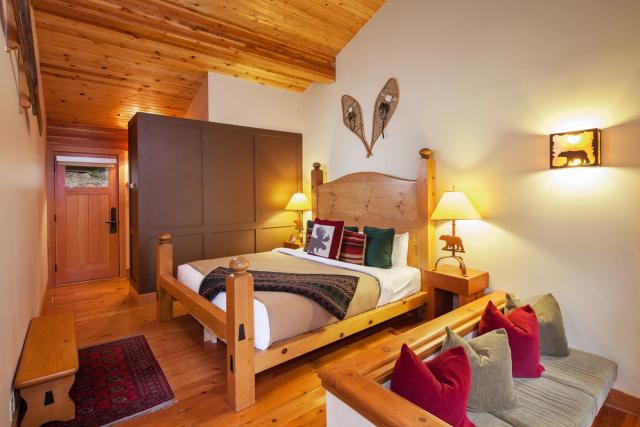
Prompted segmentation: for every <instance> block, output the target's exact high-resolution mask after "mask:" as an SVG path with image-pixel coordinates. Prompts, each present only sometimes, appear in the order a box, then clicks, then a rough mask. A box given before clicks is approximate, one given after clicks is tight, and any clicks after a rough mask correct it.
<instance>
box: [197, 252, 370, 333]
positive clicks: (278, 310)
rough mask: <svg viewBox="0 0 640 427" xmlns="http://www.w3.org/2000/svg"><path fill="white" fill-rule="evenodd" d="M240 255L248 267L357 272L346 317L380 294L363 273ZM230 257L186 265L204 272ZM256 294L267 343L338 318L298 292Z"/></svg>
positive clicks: (291, 258) (224, 264)
mask: <svg viewBox="0 0 640 427" xmlns="http://www.w3.org/2000/svg"><path fill="white" fill-rule="evenodd" d="M243 257H244V258H246V259H247V260H248V261H249V270H255V271H272V272H279V273H307V274H342V275H349V276H357V277H358V278H359V281H358V287H357V289H356V293H355V295H354V296H353V299H352V300H351V304H350V305H349V310H348V311H347V315H346V316H345V318H348V317H351V316H355V315H357V314H360V313H362V312H365V311H368V310H372V309H374V308H375V307H376V304H377V302H378V298H379V297H380V286H379V284H378V280H377V279H376V278H375V277H372V276H370V275H368V274H365V273H361V272H358V271H352V270H345V269H343V268H339V267H334V266H331V265H326V264H321V263H318V262H314V261H310V260H306V259H302V258H297V257H294V256H290V255H285V254H281V253H277V252H262V253H258V254H249V255H243ZM231 258H232V257H227V258H216V259H209V260H202V261H194V262H191V263H189V265H190V266H191V267H193V268H195V269H196V270H198V271H199V272H200V273H202V274H203V275H204V276H206V275H207V274H208V273H209V272H210V271H212V270H214V269H216V268H218V267H228V266H229V261H230V260H231ZM255 298H256V299H258V300H260V301H261V302H262V303H263V304H264V305H265V306H266V308H267V313H268V315H269V327H270V330H271V341H270V342H269V345H271V344H273V343H274V342H277V341H280V340H283V339H287V338H291V337H294V336H296V335H300V334H303V333H305V332H309V331H313V330H314V329H318V328H320V327H322V326H325V325H329V324H331V323H334V322H337V321H338V319H337V318H336V317H335V316H333V315H332V314H331V313H329V312H328V311H327V310H325V309H324V308H323V307H322V306H320V305H319V304H318V303H316V302H314V301H313V300H311V299H309V298H306V297H303V296H301V295H297V294H291V293H287V292H256V293H255Z"/></svg>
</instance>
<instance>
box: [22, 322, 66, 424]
mask: <svg viewBox="0 0 640 427" xmlns="http://www.w3.org/2000/svg"><path fill="white" fill-rule="evenodd" d="M76 372H78V341H77V339H76V327H75V317H74V315H73V314H72V313H69V314H58V315H53V316H41V317H36V318H34V319H31V324H30V325H29V331H28V332H27V339H26V340H25V343H24V348H23V349H22V356H20V364H19V365H18V373H17V374H16V381H15V388H16V389H18V390H20V395H21V396H22V398H23V399H24V400H25V401H26V402H27V412H26V414H25V416H24V419H23V420H22V426H26V427H30V426H40V425H42V424H44V423H46V422H49V421H54V420H56V421H68V420H71V419H73V418H75V412H76V408H75V404H74V403H73V400H71V398H70V397H69V389H71V386H72V385H73V382H74V381H75V377H76V376H75V374H76Z"/></svg>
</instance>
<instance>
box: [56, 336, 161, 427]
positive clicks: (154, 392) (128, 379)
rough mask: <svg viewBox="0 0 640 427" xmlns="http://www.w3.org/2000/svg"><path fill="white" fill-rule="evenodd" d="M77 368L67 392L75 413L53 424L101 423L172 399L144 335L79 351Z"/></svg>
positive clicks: (115, 419) (90, 424) (157, 407)
mask: <svg viewBox="0 0 640 427" xmlns="http://www.w3.org/2000/svg"><path fill="white" fill-rule="evenodd" d="M79 356H80V370H79V371H78V373H77V374H76V382H75V383H74V384H73V386H72V387H71V391H70V393H69V395H70V396H71V399H73V401H74V402H75V404H76V417H75V418H74V419H73V420H71V421H68V422H64V423H62V422H56V423H48V424H47V427H50V426H51V427H53V426H56V427H57V426H92V427H93V426H104V425H108V424H111V423H114V422H116V421H123V420H124V419H126V418H132V417H134V416H139V415H142V414H143V413H147V412H153V411H155V410H158V409H160V408H162V407H165V406H168V405H170V404H172V403H173V392H172V391H171V387H169V383H168V382H167V379H166V378H165V376H164V373H163V372H162V369H161V368H160V365H158V361H157V360H156V358H155V357H154V356H153V352H152V351H151V349H150V348H149V344H148V343H147V340H146V339H145V338H144V336H142V335H139V336H136V337H132V338H125V339H122V340H119V341H113V342H110V343H107V344H102V345H97V346H94V347H88V348H84V349H82V350H80V351H79Z"/></svg>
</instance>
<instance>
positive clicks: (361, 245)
mask: <svg viewBox="0 0 640 427" xmlns="http://www.w3.org/2000/svg"><path fill="white" fill-rule="evenodd" d="M366 246H367V237H366V236H365V235H364V234H363V233H357V232H354V231H349V230H347V229H346V227H345V230H344V233H343V234H342V246H341V247H340V256H339V257H338V260H340V261H344V262H348V263H350V264H358V265H364V251H365V248H366Z"/></svg>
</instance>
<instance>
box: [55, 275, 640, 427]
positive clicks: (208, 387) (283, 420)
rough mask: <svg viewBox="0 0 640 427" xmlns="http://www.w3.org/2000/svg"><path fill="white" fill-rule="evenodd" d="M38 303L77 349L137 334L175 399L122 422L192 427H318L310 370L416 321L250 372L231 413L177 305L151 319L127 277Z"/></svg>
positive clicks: (215, 356) (209, 352)
mask: <svg viewBox="0 0 640 427" xmlns="http://www.w3.org/2000/svg"><path fill="white" fill-rule="evenodd" d="M49 296H50V297H51V298H48V299H47V300H46V301H45V305H44V308H43V314H53V313H61V312H70V311H71V312H74V313H75V315H76V328H77V333H78V343H79V345H80V347H86V346H91V345H95V344H100V343H104V342H108V341H113V340H115V339H118V338H124V337H130V336H134V335H139V334H144V336H145V337H146V339H147V341H148V342H149V345H150V346H151V349H152V350H153V353H154V354H155V356H156V358H157V359H158V362H159V363H160V366H162V369H163V370H164V373H165V375H166V376H167V379H168V380H169V383H170V384H171V388H172V389H173V392H174V394H175V398H176V399H175V400H176V401H175V403H174V404H173V405H172V406H170V407H169V408H166V409H164V410H162V411H158V412H155V413H152V414H148V415H146V416H143V417H139V418H136V419H134V420H131V421H129V422H128V423H126V425H154V426H172V427H179V426H193V425H213V426H217V425H224V426H237V425H245V424H251V425H255V426H261V425H288V426H322V425H324V423H325V413H324V411H325V405H324V399H325V396H324V390H323V388H322V387H321V386H320V380H319V378H318V376H317V375H316V372H317V371H318V369H320V368H322V367H324V366H327V365H328V364H330V363H332V362H335V361H336V360H340V359H343V358H346V357H350V356H352V355H354V354H358V353H363V354H366V353H365V352H366V349H367V348H368V347H370V346H375V345H376V344H377V343H379V342H380V341H381V340H383V339H384V338H386V337H388V336H389V334H398V333H400V332H402V331H405V330H407V329H409V328H411V327H413V326H415V325H417V324H418V322H419V320H418V318H417V317H416V316H412V315H411V314H409V315H405V316H402V317H400V318H397V319H394V320H391V321H389V322H387V323H384V324H382V325H380V326H378V327H376V328H373V329H372V330H369V331H365V332H363V333H360V334H358V335H356V336H355V337H351V338H347V339H344V340H343V341H340V342H338V343H334V344H332V345H330V346H328V347H325V348H323V349H320V350H317V351H315V352H313V353H311V354H309V355H306V356H303V357H300V358H298V359H296V360H293V361H291V362H288V363H285V364H283V365H280V366H277V367H275V368H273V369H270V370H268V371H266V372H263V373H261V374H259V375H258V377H257V380H256V405H255V406H253V407H251V408H248V409H246V410H244V411H241V412H240V413H233V412H232V411H231V410H230V408H229V407H228V406H227V403H226V400H225V396H226V388H225V371H224V359H225V355H226V353H225V347H224V344H217V345H207V346H206V347H205V346H204V345H203V344H202V327H201V326H200V325H199V324H198V323H197V322H196V321H195V320H193V319H192V318H191V317H189V316H188V315H180V314H183V313H184V310H181V309H180V308H178V307H177V308H176V313H177V316H176V318H175V319H174V320H172V321H170V322H166V323H159V322H158V321H156V320H155V302H153V301H152V302H150V303H137V302H136V301H134V300H133V299H131V298H130V297H129V281H128V280H125V279H122V280H108V281H104V282H97V283H90V284H79V285H69V286H58V287H56V288H53V289H52V290H51V291H50V293H49ZM594 426H598V427H617V426H625V427H631V426H633V427H640V421H639V420H638V418H636V417H631V416H629V415H625V414H624V413H622V412H619V411H616V410H614V409H611V408H607V407H605V408H603V410H602V411H601V412H600V414H598V418H597V419H596V422H595V423H594Z"/></svg>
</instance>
